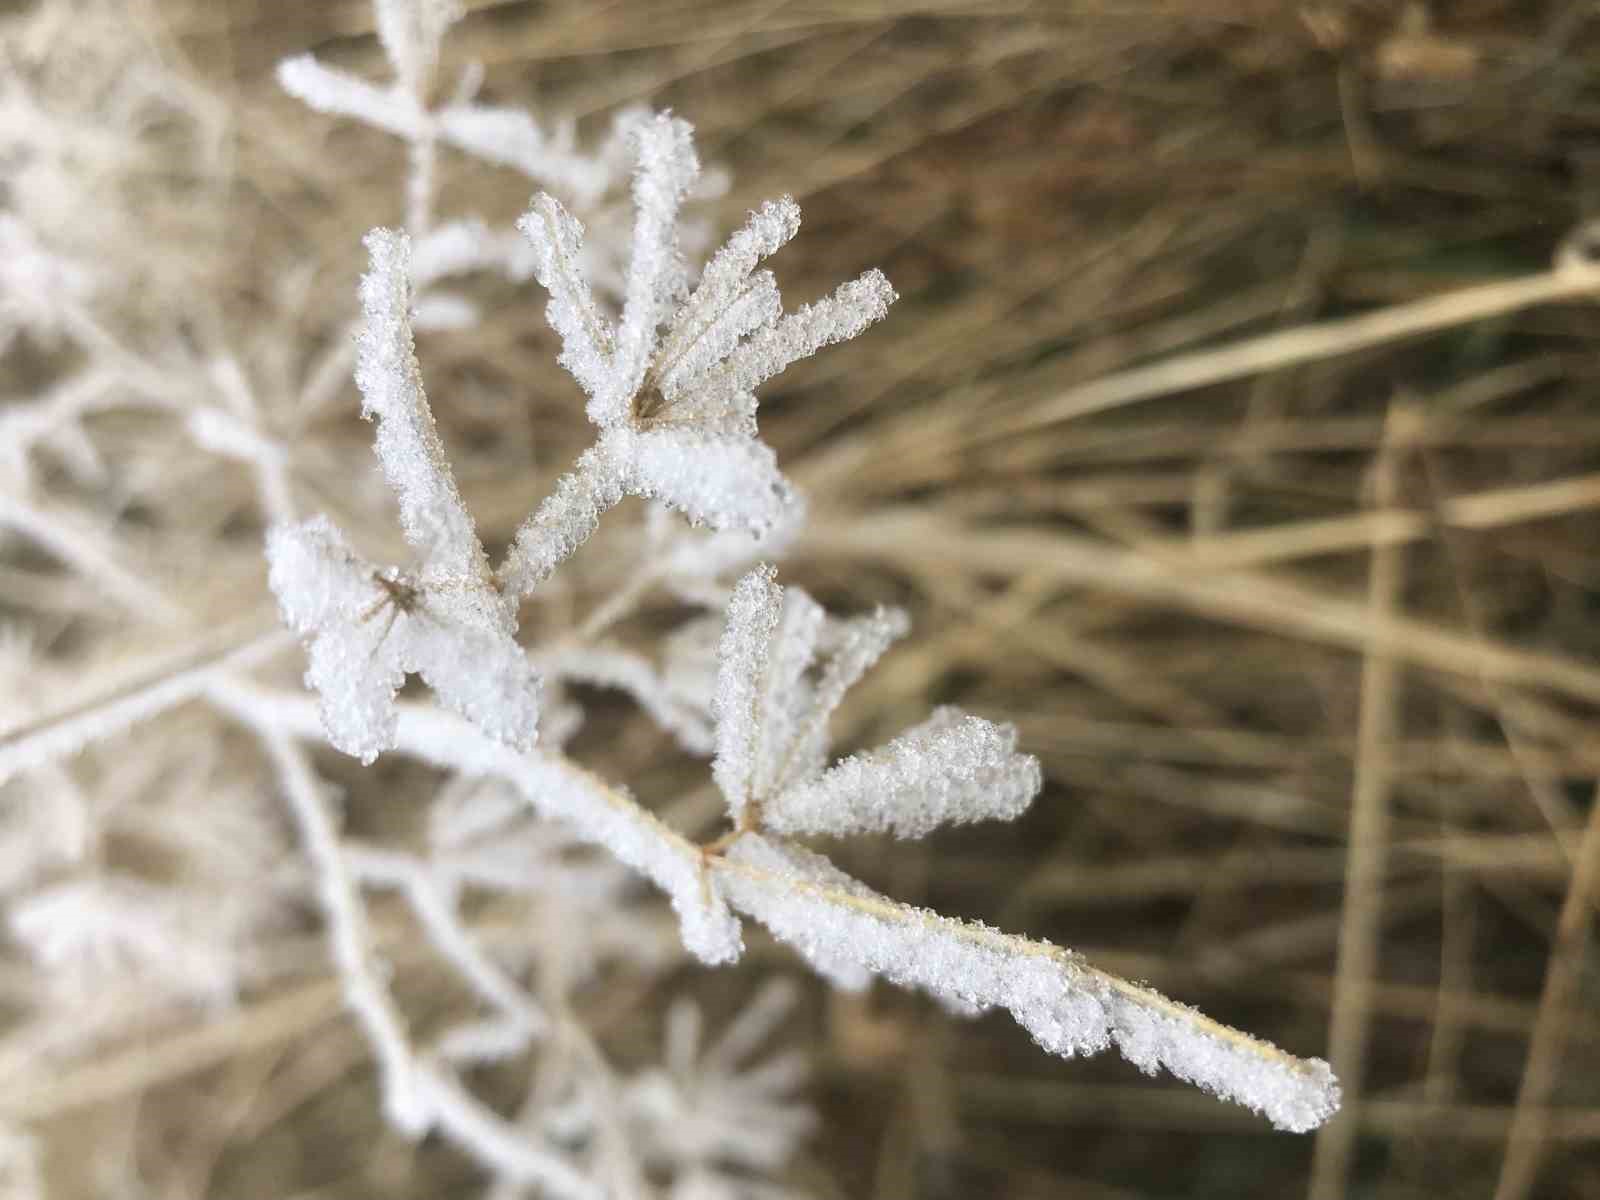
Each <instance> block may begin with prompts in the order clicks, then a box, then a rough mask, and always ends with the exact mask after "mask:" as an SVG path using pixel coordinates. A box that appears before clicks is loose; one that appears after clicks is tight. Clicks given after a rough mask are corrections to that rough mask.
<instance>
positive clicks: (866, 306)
mask: <svg viewBox="0 0 1600 1200" xmlns="http://www.w3.org/2000/svg"><path fill="white" fill-rule="evenodd" d="M894 301H895V291H894V288H892V287H891V286H890V285H889V281H888V279H887V278H885V277H884V274H883V272H881V271H877V270H872V271H867V272H866V273H865V274H863V275H861V276H860V277H859V278H857V279H853V280H851V281H850V282H849V283H844V284H840V285H839V287H838V289H837V290H836V291H835V292H834V293H833V295H831V296H829V297H827V298H826V299H824V300H818V301H817V302H816V303H814V304H807V305H804V306H802V307H801V308H800V309H799V310H798V311H797V312H793V313H790V314H789V315H788V316H786V317H784V318H783V319H782V320H780V321H778V322H777V323H776V324H775V325H773V326H771V327H770V328H768V329H764V330H762V331H760V332H759V333H757V334H756V335H755V336H754V337H752V338H751V339H750V340H749V341H747V342H745V343H744V344H743V345H742V346H740V347H739V348H738V349H737V350H735V351H734V352H733V354H731V355H730V356H729V357H728V360H727V362H726V363H724V364H723V365H722V367H720V368H719V369H718V370H717V371H715V372H714V373H709V374H708V376H707V379H706V386H707V388H708V389H710V390H711V391H713V392H714V393H715V394H716V395H718V396H724V395H727V396H731V395H733V394H736V393H739V392H750V391H754V390H755V389H756V388H757V387H759V386H760V385H761V384H762V383H764V382H766V381H767V380H768V379H771V378H772V377H773V376H774V375H776V374H778V373H779V372H780V371H782V370H783V369H784V368H785V367H787V366H789V365H790V364H791V363H795V362H798V361H799V360H800V359H802V358H809V357H810V356H811V355H813V354H815V353H816V352H817V351H818V350H820V349H821V348H822V347H824V346H829V345H832V344H833V343H835V342H843V341H848V340H849V339H851V338H853V337H856V336H858V335H859V334H860V333H862V331H864V330H865V329H866V328H867V327H868V326H869V325H871V324H873V323H874V322H875V321H881V320H882V319H883V318H884V317H885V316H886V315H887V314H888V312H889V306H890V305H891V304H893V303H894Z"/></svg>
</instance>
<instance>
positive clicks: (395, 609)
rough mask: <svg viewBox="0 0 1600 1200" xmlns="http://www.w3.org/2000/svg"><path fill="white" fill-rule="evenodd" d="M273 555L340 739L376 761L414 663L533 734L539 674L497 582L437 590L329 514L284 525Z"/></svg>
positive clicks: (476, 713) (498, 728)
mask: <svg viewBox="0 0 1600 1200" xmlns="http://www.w3.org/2000/svg"><path fill="white" fill-rule="evenodd" d="M267 557H268V563H269V573H268V580H269V582H270V583H271V586H272V589H273V591H274V592H275V593H276V594H277V596H278V597H279V604H280V606H281V607H282V609H283V613H284V619H285V620H286V621H287V623H288V624H289V626H290V627H291V628H292V629H294V630H295V632H297V633H299V634H301V635H302V636H306V637H309V639H310V646H309V649H310V663H309V667H308V669H307V673H306V683H307V684H308V685H309V686H310V687H312V688H313V689H315V690H316V692H317V693H318V695H319V696H320V698H321V703H322V715H323V723H324V726H325V728H326V730H327V734H328V740H329V741H330V742H331V743H332V744H333V745H334V746H335V747H336V748H338V749H340V750H342V751H344V752H345V753H347V754H353V755H355V756H356V757H358V758H360V759H361V760H362V761H364V762H371V761H372V760H373V759H375V758H376V757H377V756H378V755H379V754H380V753H382V752H383V751H384V750H387V749H389V748H390V747H391V746H393V744H394V729H395V724H394V722H395V715H394V697H395V694H396V692H397V691H398V690H399V688H400V686H401V684H403V683H404V682H405V675H406V672H408V671H414V672H417V673H419V674H422V675H423V676H424V678H425V679H426V681H427V682H428V684H429V685H430V686H431V687H433V688H434V689H435V690H436V691H437V692H438V693H439V697H440V699H441V700H443V701H444V702H445V703H446V704H447V705H449V706H450V707H451V708H453V709H455V710H456V711H457V712H459V713H461V714H462V715H463V716H465V717H467V718H468V719H469V720H471V721H473V722H474V723H475V724H477V725H478V726H479V727H480V728H481V729H483V731H484V732H485V733H487V734H489V735H490V736H491V737H494V738H496V739H497V740H499V741H503V742H506V743H507V744H509V745H514V746H523V747H525V746H528V745H531V744H532V742H533V737H534V726H535V722H536V720H537V715H538V695H539V689H538V679H537V677H536V676H535V675H534V673H533V670H532V667H531V665H530V664H529V663H528V661H527V656H526V655H525V654H524V653H523V651H522V648H521V647H520V646H519V645H518V644H517V642H516V639H515V638H513V637H512V636H511V632H510V629H509V628H508V627H507V624H506V614H505V610H504V608H503V607H502V606H500V605H499V604H498V603H497V602H496V601H495V600H494V599H493V598H492V596H491V594H490V593H489V592H488V589H474V588H460V587H458V588H455V589H452V590H448V591H445V590H439V591H434V592H430V591H428V590H427V589H426V588H425V587H424V586H423V585H422V584H420V583H419V582H417V581H414V580H411V579H408V578H406V577H405V576H404V575H402V574H400V573H399V572H396V571H393V570H386V571H381V572H380V571H379V570H377V569H376V568H375V567H373V566H372V565H371V564H370V563H367V562H365V561H364V560H362V559H361V558H360V557H358V556H357V555H356V554H355V553H354V552H353V551H352V550H351V549H350V548H349V546H348V544H347V543H346V542H345V540H344V538H343V536H342V535H341V534H340V533H339V531H338V530H337V529H336V528H334V526H333V525H332V523H331V522H329V521H328V519H327V518H326V517H315V518H312V519H311V520H309V521H305V522H302V523H301V524H299V525H291V526H280V527H277V528H275V529H273V530H272V531H271V532H270V533H269V535H268V541H267Z"/></svg>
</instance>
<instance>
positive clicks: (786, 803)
mask: <svg viewBox="0 0 1600 1200" xmlns="http://www.w3.org/2000/svg"><path fill="white" fill-rule="evenodd" d="M1016 744H1017V735H1016V730H1015V729H1014V728H1012V727H1011V726H1009V725H995V724H992V723H990V722H988V721H985V720H983V719H981V718H979V717H974V716H969V715H967V714H965V713H962V712H960V711H959V710H957V709H954V708H941V709H938V710H937V711H935V712H934V714H933V716H932V717H930V718H929V719H928V720H927V721H924V722H923V723H922V724H920V725H917V726H915V727H914V728H912V729H908V730H907V731H906V732H905V733H903V734H901V735H900V736H899V737H897V738H895V739H893V740H892V741H890V742H888V743H887V744H886V745H884V746H880V747H879V748H878V749H876V750H871V751H868V752H867V753H865V754H860V755H852V756H851V757H849V758H846V759H843V760H842V761H840V762H838V763H836V764H835V765H834V766H832V767H830V768H828V769H827V770H826V771H824V772H822V773H821V774H820V775H816V776H814V777H812V778H811V779H807V780H804V781H802V782H800V783H798V784H796V785H795V786H794V787H791V788H789V789H788V790H786V791H784V792H781V793H780V794H778V795H776V796H774V797H772V798H771V799H770V800H768V801H767V802H766V803H765V804H764V805H763V807H762V810H761V817H762V824H763V825H764V826H765V827H766V828H768V829H771V830H773V831H774V832H777V833H790V834H794V833H811V834H834V835H838V834H851V833H893V834H894V835H895V836H897V837H922V836H923V835H925V834H927V833H929V832H931V831H932V830H934V829H936V828H937V827H938V826H940V825H945V824H959V823H964V822H968V821H980V820H987V819H995V820H1002V821H1009V820H1013V819H1014V818H1016V817H1017V816H1018V815H1019V814H1020V813H1021V812H1022V811H1023V809H1025V808H1026V807H1027V806H1028V804H1029V802H1030V801H1031V800H1032V799H1033V797H1034V795H1035V794H1036V793H1037V792H1038V790H1039V787H1040V785H1041V783H1042V782H1043V777H1042V775H1041V772H1040V769H1039V761H1038V759H1036V758H1034V757H1033V756H1032V755H1028V754H1018V753H1017V752H1016Z"/></svg>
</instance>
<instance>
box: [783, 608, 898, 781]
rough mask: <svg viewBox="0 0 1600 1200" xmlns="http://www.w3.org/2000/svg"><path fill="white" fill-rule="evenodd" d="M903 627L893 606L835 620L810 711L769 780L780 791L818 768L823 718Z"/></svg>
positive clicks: (823, 753) (823, 748) (822, 757)
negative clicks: (780, 768) (776, 773)
mask: <svg viewBox="0 0 1600 1200" xmlns="http://www.w3.org/2000/svg"><path fill="white" fill-rule="evenodd" d="M909 628H910V622H909V620H908V619H907V617H906V614H905V613H904V612H902V611H901V610H900V609H898V608H880V609H878V610H876V611H875V612H873V613H871V614H870V615H868V616H865V617H856V618H854V619H852V620H849V621H844V622H840V624H839V629H838V631H837V633H836V635H835V636H836V644H835V645H834V646H833V647H832V648H831V650H832V652H831V654H830V655H829V657H828V659H827V661H826V662H825V663H824V665H823V668H822V677H821V678H820V679H818V680H817V686H816V688H815V690H814V691H813V692H812V700H811V711H810V712H809V713H808V714H807V715H806V718H805V721H804V723H803V724H802V725H801V727H800V729H799V730H798V732H797V733H796V735H795V741H794V746H793V748H792V749H791V750H790V752H789V754H788V758H787V767H786V769H785V770H784V771H783V772H782V774H781V775H780V776H779V777H778V778H776V779H774V780H773V786H774V788H775V789H776V790H779V791H782V790H784V789H786V788H788V787H790V786H791V785H792V784H794V783H796V782H798V781H799V780H802V779H805V778H807V777H809V776H810V775H812V774H814V773H815V772H816V771H818V770H820V769H821V768H822V766H823V764H824V762H825V761H826V760H827V753H828V720H829V718H831V717H832V716H833V713H834V710H835V709H836V708H838V707H839V705H840V704H841V703H842V702H843V701H844V697H845V693H846V692H848V691H849V690H850V689H851V688H853V687H855V685H856V684H857V683H859V682H860V681H861V677H862V676H863V675H865V674H866V673H867V672H868V671H870V670H871V669H872V667H873V666H874V664H876V663H877V661H878V660H879V659H880V658H882V657H883V655H884V652H885V651H886V650H888V649H889V647H890V646H891V645H893V644H894V643H895V641H897V640H898V639H900V638H902V637H904V636H905V635H906V631H907V629H909Z"/></svg>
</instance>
